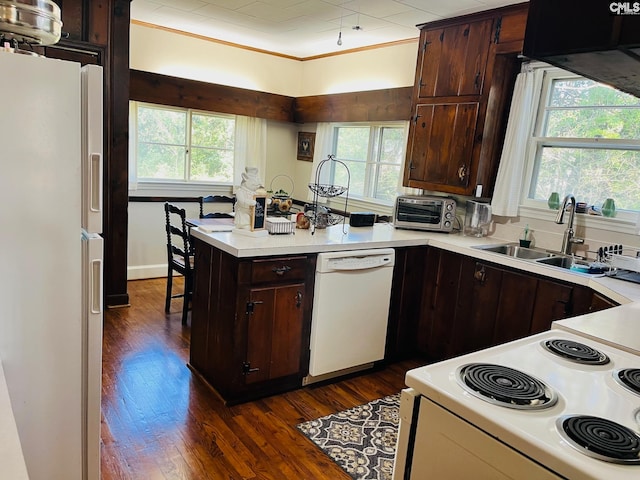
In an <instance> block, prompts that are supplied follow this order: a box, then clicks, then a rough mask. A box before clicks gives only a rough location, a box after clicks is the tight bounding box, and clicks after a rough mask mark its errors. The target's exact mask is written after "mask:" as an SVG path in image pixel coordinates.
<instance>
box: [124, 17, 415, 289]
mask: <svg viewBox="0 0 640 480" xmlns="http://www.w3.org/2000/svg"><path fill="white" fill-rule="evenodd" d="M417 44H418V42H417V32H416V41H415V43H407V44H399V45H394V46H388V47H384V48H380V49H376V50H365V51H361V52H356V53H350V54H345V55H337V56H332V57H327V58H322V59H316V60H308V61H298V60H291V59H286V58H282V57H278V56H274V55H268V54H263V53H258V52H253V51H249V50H244V49H240V48H235V47H231V46H227V45H222V44H218V43H215V42H209V41H205V40H201V39H197V38H194V37H189V36H186V35H180V34H176V33H171V32H167V31H164V30H160V29H154V28H149V27H143V26H140V25H132V26H131V57H130V66H131V68H132V69H135V70H142V71H148V72H154V73H160V74H163V75H170V76H176V77H182V78H188V79H192V80H199V81H204V82H211V83H218V84H221V85H229V86H234V87H241V88H247V89H251V90H258V91H263V92H268V93H276V94H280V95H287V96H292V97H302V96H308V95H323V94H327V93H342V92H349V91H363V90H375V89H380V88H396V87H407V86H411V85H413V77H414V72H415V62H416V55H417ZM315 129H316V124H315V123H314V124H305V125H296V124H292V123H286V122H275V121H268V122H267V171H266V172H264V174H263V180H264V183H265V186H266V187H267V188H268V187H269V186H270V184H271V181H272V180H273V179H274V177H276V176H277V175H286V176H288V177H290V178H291V179H292V181H293V183H294V191H293V194H294V196H295V197H296V198H299V199H305V198H306V197H307V188H308V187H307V184H308V183H309V179H310V177H311V168H312V163H311V162H306V161H302V160H297V159H296V145H297V132H298V131H305V132H315ZM287 185H288V179H286V178H284V177H278V178H276V180H275V182H274V184H273V186H274V188H284V189H285V190H286V189H287V188H288V186H287ZM209 193H214V192H212V191H210V192H194V191H193V190H190V191H179V190H172V191H171V195H173V196H198V195H201V194H204V195H206V194H209ZM162 194H163V193H162V192H158V191H155V192H154V191H142V190H139V191H137V192H136V195H162ZM164 194H166V192H164ZM180 206H182V207H183V208H186V209H187V214H188V215H192V216H194V217H196V216H197V215H198V207H197V204H195V203H193V204H191V203H185V204H181V205H180ZM166 257H167V255H166V237H165V232H164V207H163V204H162V203H143V202H130V203H129V234H128V278H129V279H130V280H132V279H140V278H152V277H159V276H164V275H166V264H167V258H166Z"/></svg>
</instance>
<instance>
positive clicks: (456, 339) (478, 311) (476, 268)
mask: <svg viewBox="0 0 640 480" xmlns="http://www.w3.org/2000/svg"><path fill="white" fill-rule="evenodd" d="M502 276H503V272H502V270H501V269H499V268H495V267H492V266H490V265H487V264H485V263H482V262H478V261H476V260H475V259H474V258H471V257H465V258H464V262H463V264H462V273H461V275H460V286H459V292H458V303H457V307H456V317H455V330H454V335H453V342H452V343H453V348H452V351H451V352H449V356H453V355H461V354H463V353H467V352H472V351H475V350H480V349H482V348H487V347H489V346H491V345H492V340H493V336H494V327H495V322H496V312H497V311H498V307H499V302H500V300H501V298H502V296H501V294H500V293H501V290H500V289H501V286H502V283H503V282H502Z"/></svg>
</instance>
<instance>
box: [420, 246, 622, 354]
mask: <svg viewBox="0 0 640 480" xmlns="http://www.w3.org/2000/svg"><path fill="white" fill-rule="evenodd" d="M425 268H426V271H425V274H424V280H425V281H424V284H423V291H422V309H421V313H420V318H419V320H418V332H417V335H416V338H417V342H418V351H419V352H420V353H421V354H423V355H425V356H426V357H428V358H429V359H430V360H434V361H438V360H442V359H445V358H450V357H454V356H457V355H462V354H465V353H469V352H472V351H476V350H480V349H483V348H487V347H490V346H493V345H497V344H500V343H504V342H509V341H512V340H516V339H518V338H522V337H525V336H527V335H532V334H535V333H539V332H542V331H545V330H549V328H551V323H552V322H553V321H554V320H560V319H562V318H568V317H572V316H575V315H581V314H584V313H587V312H590V311H596V310H601V309H603V308H609V307H612V306H614V305H616V304H615V303H614V302H612V301H610V300H608V299H605V298H603V297H602V296H600V295H598V294H595V293H594V292H593V291H592V290H591V289H590V288H588V287H584V286H580V285H574V284H570V283H564V282H560V281H555V280H550V279H548V278H545V277H540V276H537V275H533V274H529V273H525V272H522V271H518V270H514V269H510V268H506V267H502V266H500V265H497V264H492V263H488V262H484V261H480V260H477V259H475V258H473V257H468V256H464V255H460V254H457V253H453V252H449V251H445V250H439V249H436V248H429V250H428V252H427V260H426V262H425Z"/></svg>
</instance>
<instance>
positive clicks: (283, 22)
mask: <svg viewBox="0 0 640 480" xmlns="http://www.w3.org/2000/svg"><path fill="white" fill-rule="evenodd" d="M520 1H522V0H258V1H256V0H133V1H132V3H131V18H132V20H137V21H141V22H145V23H151V24H154V25H159V26H162V27H168V28H172V29H175V30H181V31H184V32H189V33H193V34H197V35H201V36H205V37H209V38H213V39H217V40H223V41H226V42H231V43H235V44H239V45H244V46H247V47H252V48H257V49H260V50H266V51H269V52H275V53H279V54H283V55H290V56H293V57H297V58H307V57H312V56H315V55H322V54H328V53H333V52H339V51H343V50H349V49H352V48H360V47H365V46H370V45H378V44H382V43H387V42H394V41H399V40H406V39H412V38H416V37H417V36H418V30H417V29H416V27H415V26H416V25H417V24H420V23H425V22H431V21H434V20H438V19H441V18H450V17H455V16H458V15H463V14H467V13H473V12H478V11H481V10H488V9H491V8H496V7H501V6H504V5H510V4H514V3H520ZM354 26H359V27H361V28H360V29H354V28H353V27H354ZM340 32H342V46H339V45H337V40H338V35H339V33H340Z"/></svg>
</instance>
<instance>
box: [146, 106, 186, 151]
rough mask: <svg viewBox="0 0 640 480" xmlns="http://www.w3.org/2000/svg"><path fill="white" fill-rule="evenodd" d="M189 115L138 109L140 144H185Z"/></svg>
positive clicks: (155, 109) (169, 111)
mask: <svg viewBox="0 0 640 480" xmlns="http://www.w3.org/2000/svg"><path fill="white" fill-rule="evenodd" d="M186 119H187V113H186V112H180V111H174V110H161V109H157V108H149V107H145V106H139V107H138V142H150V143H163V144H173V145H184V144H185V133H186Z"/></svg>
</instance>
